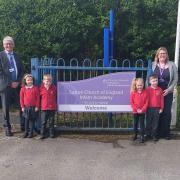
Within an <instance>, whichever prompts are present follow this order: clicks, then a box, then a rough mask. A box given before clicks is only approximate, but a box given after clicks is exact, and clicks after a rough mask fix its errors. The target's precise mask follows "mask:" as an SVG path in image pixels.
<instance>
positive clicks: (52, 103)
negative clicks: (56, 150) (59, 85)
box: [39, 74, 57, 139]
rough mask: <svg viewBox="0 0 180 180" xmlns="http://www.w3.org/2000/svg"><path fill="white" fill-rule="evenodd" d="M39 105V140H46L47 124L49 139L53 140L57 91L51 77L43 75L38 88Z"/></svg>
mask: <svg viewBox="0 0 180 180" xmlns="http://www.w3.org/2000/svg"><path fill="white" fill-rule="evenodd" d="M39 91H40V102H41V103H40V104H41V139H44V138H46V131H47V123H48V124H49V137H51V138H54V136H55V134H54V117H55V112H56V109H57V100H56V99H57V89H56V86H55V85H54V84H52V76H51V75H50V74H45V75H44V76H43V83H42V85H41V87H40V88H39Z"/></svg>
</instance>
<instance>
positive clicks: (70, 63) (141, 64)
mask: <svg viewBox="0 0 180 180" xmlns="http://www.w3.org/2000/svg"><path fill="white" fill-rule="evenodd" d="M124 71H126V72H127V71H136V76H137V77H142V78H144V80H145V79H146V76H147V74H149V73H150V72H151V60H147V61H143V60H142V59H138V60H136V61H131V60H129V59H124V60H121V61H120V60H117V59H111V60H110V64H109V67H104V65H103V59H98V60H96V61H95V62H94V63H93V62H92V61H91V60H90V59H84V60H82V61H80V60H78V59H76V58H72V59H70V60H65V59H63V58H59V59H53V58H43V59H38V58H32V59H31V73H32V74H33V77H34V78H35V82H36V84H37V85H40V83H41V81H42V77H43V74H47V73H48V74H51V75H52V77H53V83H54V84H56V83H57V81H76V80H83V79H87V78H92V77H96V76H99V75H103V74H107V73H114V72H124ZM55 125H56V128H57V129H58V130H71V131H76V130H78V131H130V130H132V127H133V119H132V114H131V113H100V112H96V113H89V112H84V113H72V112H68V113H67V112H66V113H65V112H63V113H57V114H56V123H55Z"/></svg>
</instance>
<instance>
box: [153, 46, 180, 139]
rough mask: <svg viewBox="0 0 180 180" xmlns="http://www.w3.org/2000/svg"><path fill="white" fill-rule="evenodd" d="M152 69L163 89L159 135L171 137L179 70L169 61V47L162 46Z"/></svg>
mask: <svg viewBox="0 0 180 180" xmlns="http://www.w3.org/2000/svg"><path fill="white" fill-rule="evenodd" d="M152 70H153V72H154V74H156V75H157V76H158V84H159V87H161V88H162V90H163V96H164V110H163V113H161V115H160V119H159V128H158V135H159V137H162V138H165V139H167V140H169V139H170V124H171V106H172V101H173V91H174V87H175V86H176V84H177V82H178V70H177V67H176V65H175V63H174V62H172V61H169V56H168V52H167V49H166V48H165V47H160V48H159V49H158V50H157V52H156V55H155V58H154V62H153V63H152Z"/></svg>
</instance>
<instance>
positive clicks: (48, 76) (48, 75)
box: [43, 74, 52, 80]
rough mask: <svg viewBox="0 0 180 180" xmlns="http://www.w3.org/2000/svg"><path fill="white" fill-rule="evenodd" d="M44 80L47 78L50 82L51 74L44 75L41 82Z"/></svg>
mask: <svg viewBox="0 0 180 180" xmlns="http://www.w3.org/2000/svg"><path fill="white" fill-rule="evenodd" d="M45 78H48V79H51V80H52V76H51V74H44V75H43V80H44V79H45Z"/></svg>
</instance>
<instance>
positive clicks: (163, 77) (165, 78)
mask: <svg viewBox="0 0 180 180" xmlns="http://www.w3.org/2000/svg"><path fill="white" fill-rule="evenodd" d="M154 73H155V74H157V76H158V86H159V87H160V88H161V89H162V90H165V89H167V87H168V84H169V81H170V73H169V68H167V69H161V68H160V67H159V66H156V68H155V70H154Z"/></svg>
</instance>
